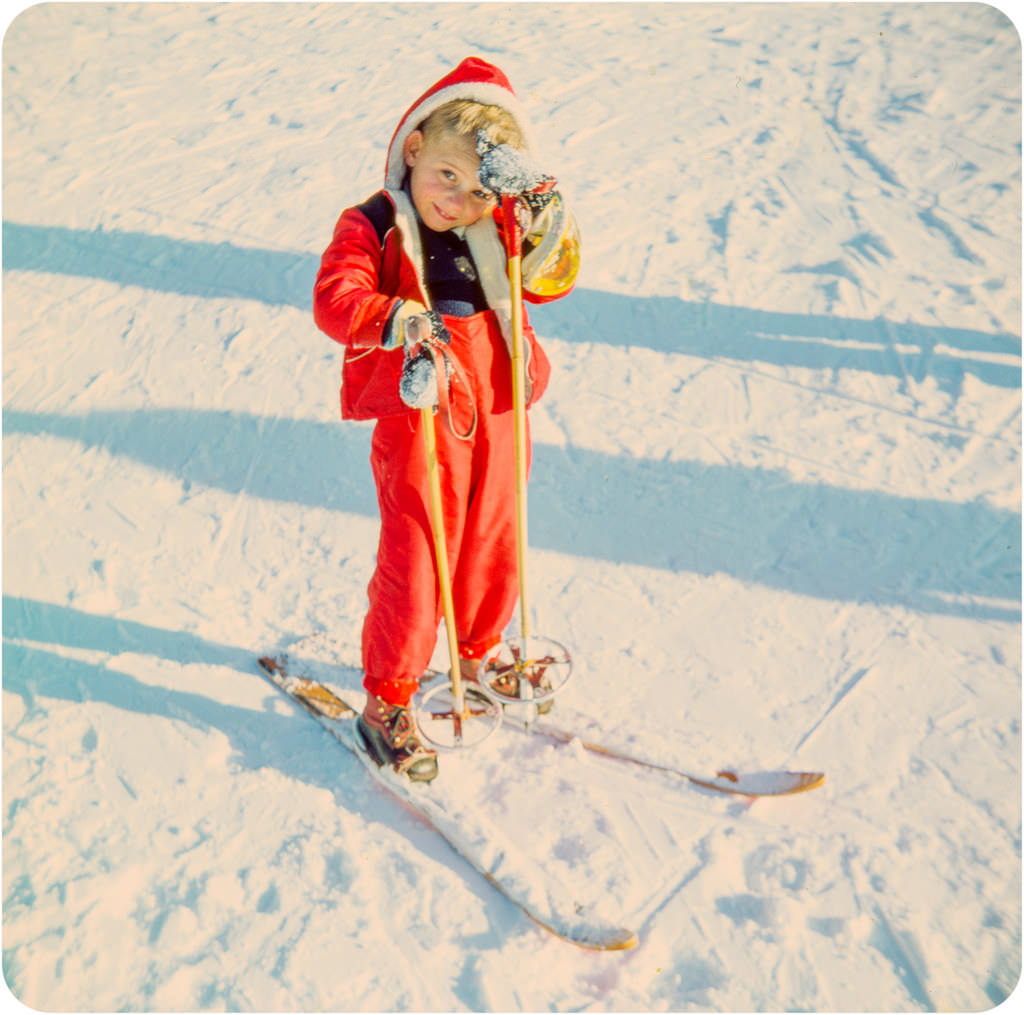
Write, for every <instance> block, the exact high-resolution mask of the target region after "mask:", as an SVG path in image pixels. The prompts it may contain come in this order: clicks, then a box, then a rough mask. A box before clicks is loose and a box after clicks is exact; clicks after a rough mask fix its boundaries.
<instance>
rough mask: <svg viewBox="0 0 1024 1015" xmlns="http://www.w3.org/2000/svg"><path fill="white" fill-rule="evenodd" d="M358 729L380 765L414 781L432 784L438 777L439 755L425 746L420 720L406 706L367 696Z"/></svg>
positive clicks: (370, 753)
mask: <svg viewBox="0 0 1024 1015" xmlns="http://www.w3.org/2000/svg"><path fill="white" fill-rule="evenodd" d="M356 727H357V728H358V730H359V735H360V736H361V737H362V738H363V743H364V744H366V750H367V751H368V752H369V755H370V757H371V758H373V760H374V761H375V762H376V763H377V764H378V765H380V766H383V765H391V767H392V768H394V770H395V771H396V772H397V773H398V774H399V775H404V776H407V777H408V778H409V779H410V780H412V781H413V782H430V781H431V779H434V778H435V777H436V776H437V752H436V751H434V750H432V749H431V748H429V747H426V746H424V744H423V743H422V741H421V740H420V738H419V734H418V733H417V730H416V720H415V719H414V718H413V715H412V712H411V711H410V710H409V709H408V708H407V707H406V706H404V705H389V704H388V703H387V702H386V701H384V700H383V699H381V698H377V697H375V696H373V695H367V698H366V708H365V709H364V710H363V714H362V715H361V716H360V717H359V718H358V720H356Z"/></svg>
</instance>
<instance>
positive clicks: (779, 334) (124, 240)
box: [3, 222, 1021, 390]
mask: <svg viewBox="0 0 1024 1015" xmlns="http://www.w3.org/2000/svg"><path fill="white" fill-rule="evenodd" d="M318 266H319V258H318V257H317V256H314V255H312V254H306V253H288V252H283V251H275V250H261V249H258V248H255V247H239V246H235V245H234V244H231V243H203V242H197V241H190V240H177V239H172V238H170V237H166V236H154V235H151V234H148V233H134V232H122V231H117V230H103V229H97V230H81V229H68V228H64V227H59V226H35V225H25V224H22V223H18V222H4V223H3V267H4V270H5V271H9V270H23V271H41V272H48V273H51V274H61V275H74V276H78V277H81V278H93V279H102V280H104V281H107V282H114V283H116V284H118V285H126V286H140V287H142V288H145V289H152V290H155V291H158V292H170V293H179V294H182V295H186V296H199V297H204V298H221V299H249V300H256V301H259V302H262V303H267V304H270V305H274V306H290V307H296V308H298V309H301V310H309V309H310V306H311V300H312V289H313V279H314V278H315V276H316V272H317V268H318ZM532 313H533V315H534V323H535V324H536V325H538V327H539V329H540V330H541V331H542V333H543V334H544V335H547V336H550V337H553V338H558V339H560V340H562V341H567V342H600V343H605V344H609V345H616V346H625V347H638V348H648V349H653V350H656V351H658V352H667V353H685V354H688V355H693V356H701V357H704V358H707V359H730V360H738V361H741V362H758V363H772V364H776V365H779V366H801V367H811V368H816V369H829V370H840V369H851V370H860V371H866V372H870V373H875V374H881V375H884V376H893V377H898V378H901V379H902V378H907V377H910V378H912V379H914V380H916V381H920V380H923V379H924V378H925V377H934V378H935V379H936V380H938V382H939V383H940V384H941V385H942V386H943V388H944V389H946V390H956V389H957V388H958V387H959V385H960V383H961V382H962V380H963V376H964V374H965V373H970V374H973V375H974V376H976V377H978V378H980V379H981V380H983V381H985V382H986V383H987V384H992V385H997V386H1000V387H1007V388H1019V387H1020V386H1021V369H1020V365H1019V363H1005V362H998V361H993V360H992V359H991V358H987V357H991V356H993V355H996V356H1005V357H1017V358H1019V356H1020V351H1021V346H1020V338H1019V336H1016V335H1011V334H1004V333H989V332H984V331H976V330H971V329H966V328H945V327H931V326H926V325H921V324H908V323H902V324H900V323H896V322H892V321H888V320H885V319H883V318H875V319H860V318H852V317H839V316H835V315H831V314H785V313H777V312H772V311H766V310H757V309H752V308H746V307H732V306H725V305H722V304H717V303H711V302H700V303H697V302H689V301H686V300H682V299H678V298H676V297H661V296H645V297H637V296H629V295H627V294H623V293H609V292H603V291H600V290H594V289H582V288H580V289H577V290H576V291H575V292H574V294H573V296H572V298H571V299H568V300H561V301H558V302H556V303H552V304H547V305H545V306H542V307H536V308H534V310H533V311H532ZM913 350H916V351H913Z"/></svg>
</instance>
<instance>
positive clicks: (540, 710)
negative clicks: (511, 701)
mask: <svg viewBox="0 0 1024 1015" xmlns="http://www.w3.org/2000/svg"><path fill="white" fill-rule="evenodd" d="M493 665H494V664H493V662H492V663H490V664H488V668H487V669H486V670H485V671H484V672H483V673H481V672H480V660H479V659H460V660H459V668H460V670H461V671H462V679H463V680H472V681H473V682H474V683H477V684H482V685H483V686H484V687H487V688H489V689H490V690H492V691H495V692H497V693H498V694H501V695H504V697H506V698H518V697H519V681H518V679H517V678H516V675H515V673H513V671H512V668H511V667H508V668H507V669H506V670H504V671H503V670H501V669H492V668H491V667H493ZM534 686H535V687H537V688H538V689H540V690H547V689H548V688H550V686H551V684H550V682H549V681H548V679H547V677H545V676H544V671H543V669H541V671H540V672H539V673H538V674H536V675H535V680H534ZM524 701H525V699H524ZM502 707H504V702H503V703H502ZM554 707H555V699H554V698H548V700H547V701H542V702H541V703H540V704H539V705H538V706H537V715H547V714H548V713H549V712H550V711H551V709H552V708H554Z"/></svg>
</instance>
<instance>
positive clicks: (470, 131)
mask: <svg viewBox="0 0 1024 1015" xmlns="http://www.w3.org/2000/svg"><path fill="white" fill-rule="evenodd" d="M419 129H420V130H421V131H422V132H423V137H424V138H425V139H426V140H428V141H429V140H432V139H433V138H437V137H440V136H442V135H447V136H449V137H455V138H458V139H459V140H463V141H466V142H468V143H469V144H470V145H472V146H474V147H475V145H476V136H477V131H480V130H482V131H483V132H484V133H485V134H486V135H487V137H488V138H489V139H490V141H491V142H492V143H493V144H508V145H511V146H512V147H513V148H525V147H526V144H525V138H524V137H523V132H522V131H521V130H520V129H519V124H518V123H516V118H515V117H514V116H513V115H512V114H511V113H510V112H509V111H508V110H507V109H505V108H504V107H503V106H492V105H486V104H484V103H482V102H475V101H474V100H473V99H453V100H452V101H451V102H446V103H445V104H444V105H443V106H439V107H438V108H437V109H435V110H434V111H433V112H432V113H431V114H430V116H428V117H427V118H426V119H425V120H424V121H423V122H422V123H421V124H420V126H419Z"/></svg>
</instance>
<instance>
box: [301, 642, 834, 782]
mask: <svg viewBox="0 0 1024 1015" xmlns="http://www.w3.org/2000/svg"><path fill="white" fill-rule="evenodd" d="M312 640H313V641H314V642H316V643H317V648H318V650H319V652H321V653H323V652H328V653H329V654H330V655H331V656H333V657H334V659H333V661H332V662H330V663H326V664H325V665H328V666H336V667H338V668H339V669H340V670H342V671H344V672H345V674H346V676H350V677H353V678H355V680H356V682H360V681H361V680H362V675H361V673H360V671H359V667H357V666H354V665H352V663H350V662H348V661H345V660H344V658H343V657H339V655H338V653H337V650H336V649H334V648H333V647H331V646H329V645H327V644H326V643H322V642H320V639H319V637H318V636H317V637H315V638H314V639H312ZM304 643H305V641H304ZM447 679H448V674H446V673H442V672H440V671H439V670H427V671H426V672H425V673H424V674H423V677H422V679H421V684H422V686H424V687H426V686H429V685H430V684H432V683H435V682H437V681H439V680H447ZM343 683H344V681H343ZM556 715H557V713H556ZM585 721H586V720H581V721H580V722H579V723H577V722H569V723H562V724H560V723H559V722H558V721H557V720H554V719H552V718H548V717H545V716H537V717H536V718H534V719H527V718H524V716H523V710H521V709H519V708H518V707H515V706H513V707H511V708H506V710H505V719H504V725H505V726H506V727H508V728H510V729H514V730H516V731H518V732H520V733H526V734H532V735H535V736H542V737H545V738H546V739H548V740H551V741H553V742H554V743H560V744H573V743H576V744H578V745H579V746H580V747H582V748H583V749H584V750H586V751H588V752H589V753H591V754H594V755H597V756H598V757H602V758H607V759H608V760H610V761H613V762H617V763H619V764H622V765H630V766H632V767H634V768H637V769H641V770H644V771H648V772H657V773H661V774H663V775H668V776H672V777H673V778H676V779H680V780H683V781H684V782H686V783H689V784H690V785H692V786H696V787H698V788H700V789H704V790H708V791H710V792H714V793H725V794H729V795H733V796H740V797H747V798H750V799H757V798H759V797H783V796H792V795H794V794H796V793H806V792H807V791H809V790H813V789H818V788H819V787H820V786H823V785H824V783H825V773H824V772H815V771H789V770H787V769H779V770H769V771H757V772H737V771H734V770H732V769H725V768H723V769H716V770H715V771H714V773H712V772H710V771H708V772H699V771H693V770H690V769H686V768H682V767H679V766H676V765H669V764H666V763H665V762H663V761H660V760H659V761H653V760H651V759H648V758H643V757H640V756H639V755H636V754H631V753H630V752H629V751H627V750H625V749H623V748H620V747H616V746H612V745H610V744H607V743H603V742H602V741H601V740H596V739H592V738H591V736H590V735H589V734H588V733H587V732H585V731H584V730H582V729H577V728H576V727H577V726H579V725H582V724H583V722H585Z"/></svg>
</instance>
